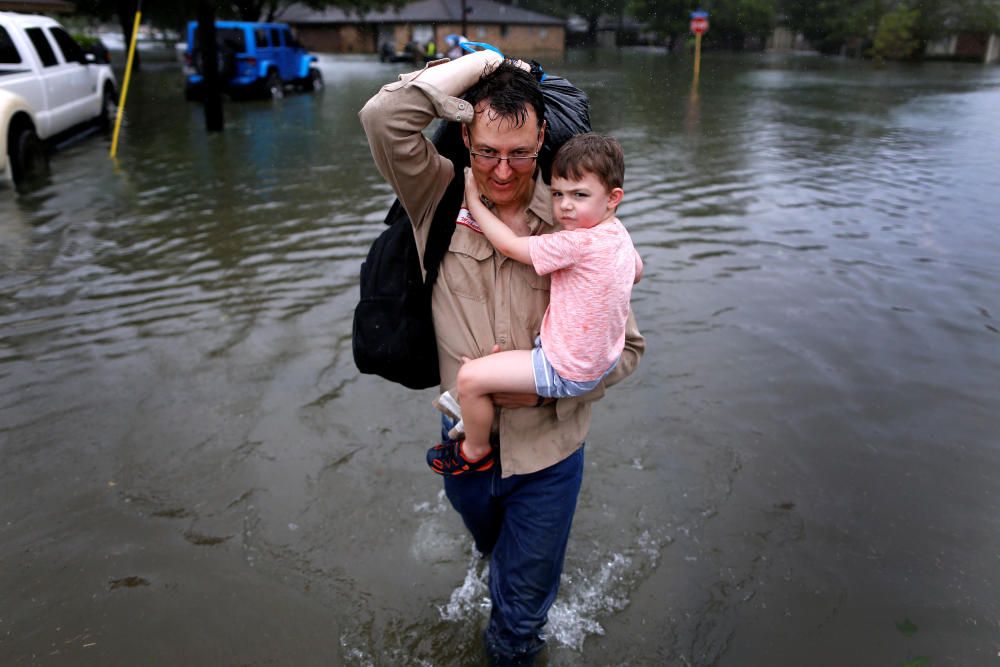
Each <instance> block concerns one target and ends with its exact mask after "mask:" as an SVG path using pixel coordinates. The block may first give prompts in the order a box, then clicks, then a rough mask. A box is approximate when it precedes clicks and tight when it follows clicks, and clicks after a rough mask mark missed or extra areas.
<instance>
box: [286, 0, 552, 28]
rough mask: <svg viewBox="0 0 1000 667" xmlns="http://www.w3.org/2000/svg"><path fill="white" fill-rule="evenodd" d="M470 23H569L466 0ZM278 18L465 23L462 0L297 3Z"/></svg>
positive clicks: (305, 21) (300, 21) (294, 20)
mask: <svg viewBox="0 0 1000 667" xmlns="http://www.w3.org/2000/svg"><path fill="white" fill-rule="evenodd" d="M465 5H466V8H467V9H468V10H469V13H468V18H467V19H466V20H467V21H469V22H470V23H477V24H483V23H508V24H519V25H524V24H528V25H553V26H555V25H559V26H561V25H565V23H566V22H565V21H564V20H563V19H561V18H557V17H555V16H548V15H547V14H539V13H538V12H532V11H528V10H527V9H521V8H520V7H512V6H511V5H503V4H500V3H499V2H493V0H466V2H465ZM276 20H279V21H285V22H286V23H294V24H299V25H302V24H323V23H461V21H462V0H416V2H411V3H409V4H407V5H404V6H402V7H400V8H399V9H391V8H390V9H386V10H383V11H371V12H363V13H361V14H357V13H353V12H350V13H349V12H345V11H344V10H343V9H340V8H338V7H330V8H328V9H318V10H317V9H310V8H309V7H306V6H305V5H302V4H298V3H296V4H294V5H291V6H289V7H288V8H287V9H285V10H283V11H281V12H279V13H278V15H277V17H276Z"/></svg>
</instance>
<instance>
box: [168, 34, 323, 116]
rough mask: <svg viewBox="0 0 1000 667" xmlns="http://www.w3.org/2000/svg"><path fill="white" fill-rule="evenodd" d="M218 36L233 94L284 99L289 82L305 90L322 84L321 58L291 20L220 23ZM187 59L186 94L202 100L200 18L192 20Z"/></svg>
mask: <svg viewBox="0 0 1000 667" xmlns="http://www.w3.org/2000/svg"><path fill="white" fill-rule="evenodd" d="M215 34H216V43H217V44H218V51H219V61H218V68H219V76H220V78H221V79H222V82H223V86H224V88H225V90H226V91H227V92H228V93H229V94H230V96H232V97H247V96H253V95H262V96H264V97H270V98H279V97H283V96H284V94H285V85H286V84H295V85H298V86H301V87H302V88H303V89H305V90H320V89H322V88H323V76H322V75H321V74H320V72H319V69H317V68H316V66H315V63H316V56H313V55H310V54H309V53H308V52H307V51H306V50H305V48H304V47H303V46H302V45H301V44H299V42H298V41H297V40H296V39H295V37H294V36H293V35H292V31H291V30H289V28H288V26H287V25H286V24H284V23H248V22H245V21H216V23H215ZM184 61H185V63H186V65H187V67H186V68H185V73H186V74H187V82H186V84H185V86H184V94H185V96H186V97H187V98H188V99H197V98H198V97H199V96H200V95H201V88H202V86H203V85H204V78H203V77H202V75H201V72H202V65H203V62H202V61H203V59H202V57H201V52H200V50H199V49H198V22H197V21H191V22H190V23H188V27H187V48H186V49H185V51H184Z"/></svg>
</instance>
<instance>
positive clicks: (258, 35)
mask: <svg viewBox="0 0 1000 667" xmlns="http://www.w3.org/2000/svg"><path fill="white" fill-rule="evenodd" d="M253 41H254V42H256V43H257V48H258V49H262V48H264V47H266V46H267V30H264V29H263V28H257V29H256V30H254V31H253Z"/></svg>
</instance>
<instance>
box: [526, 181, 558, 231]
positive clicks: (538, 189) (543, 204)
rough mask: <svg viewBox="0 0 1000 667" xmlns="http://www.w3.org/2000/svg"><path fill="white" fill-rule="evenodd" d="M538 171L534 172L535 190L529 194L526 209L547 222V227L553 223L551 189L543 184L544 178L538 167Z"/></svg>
mask: <svg viewBox="0 0 1000 667" xmlns="http://www.w3.org/2000/svg"><path fill="white" fill-rule="evenodd" d="M537 171H538V173H537V174H535V191H534V192H533V193H532V195H531V201H530V202H529V203H528V210H529V211H531V212H532V213H533V214H534V215H535V217H536V218H538V219H539V220H541V221H542V222H544V223H545V224H547V225H548V226H549V227H551V226H552V225H553V222H552V191H551V190H550V189H549V186H548V185H546V184H545V180H544V179H543V178H542V170H541V169H538V170H537Z"/></svg>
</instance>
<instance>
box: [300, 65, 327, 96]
mask: <svg viewBox="0 0 1000 667" xmlns="http://www.w3.org/2000/svg"><path fill="white" fill-rule="evenodd" d="M302 87H303V88H305V89H306V90H308V91H315V92H319V91H321V90H323V75H322V74H321V73H320V71H319V70H318V69H316V68H315V67H310V68H309V76H307V77H306V82H305V85H303V86H302Z"/></svg>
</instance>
